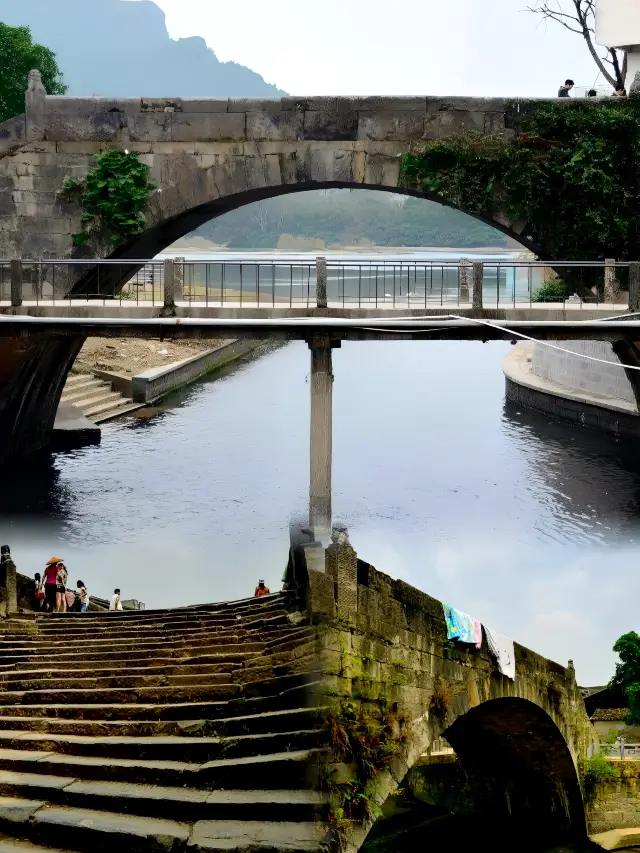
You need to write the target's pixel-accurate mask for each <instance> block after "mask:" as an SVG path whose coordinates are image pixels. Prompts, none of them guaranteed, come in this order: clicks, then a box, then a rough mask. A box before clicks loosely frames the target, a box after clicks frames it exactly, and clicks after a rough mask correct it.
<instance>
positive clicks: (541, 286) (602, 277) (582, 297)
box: [0, 257, 640, 311]
mask: <svg viewBox="0 0 640 853" xmlns="http://www.w3.org/2000/svg"><path fill="white" fill-rule="evenodd" d="M78 302H84V303H87V304H89V305H95V304H99V303H101V304H103V305H105V306H106V305H112V306H113V305H114V304H117V303H120V304H125V303H126V304H129V305H142V306H148V307H153V306H158V305H159V306H164V307H167V308H171V307H173V306H175V305H183V306H192V307H194V308H195V307H240V308H242V307H259V308H261V307H265V308H268V307H273V308H294V307H301V308H317V307H320V308H324V307H327V308H380V309H389V308H396V309H413V310H416V309H417V310H421V309H422V310H425V311H428V310H430V309H434V308H449V309H454V308H473V309H476V310H481V309H492V310H493V309H496V310H500V309H507V308H518V307H532V306H534V305H537V304H545V305H550V304H553V305H557V306H558V307H562V308H572V309H580V308H582V307H584V306H591V307H593V306H598V305H602V306H609V307H616V308H618V307H627V306H628V307H630V308H631V309H632V310H639V309H640V262H615V261H612V260H608V261H584V262H578V261H572V262H566V261H565V262H558V263H555V262H554V263H553V266H550V263H549V262H541V261H522V260H513V259H510V260H493V259H492V260H485V261H474V262H471V261H467V260H461V261H419V260H384V259H377V258H376V259H370V260H361V259H358V260H331V259H329V260H327V259H325V258H316V259H309V260H301V259H300V258H287V257H282V258H277V259H274V260H264V259H258V260H250V259H247V260H228V259H225V260H195V261H191V260H189V261H186V260H184V259H181V258H180V259H166V260H158V259H155V260H152V261H147V260H48V259H47V260H0V304H2V305H9V306H13V307H19V306H21V305H23V304H26V305H36V306H37V305H40V304H47V305H56V304H77V303H78Z"/></svg>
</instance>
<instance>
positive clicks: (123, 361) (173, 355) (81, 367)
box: [72, 338, 230, 376]
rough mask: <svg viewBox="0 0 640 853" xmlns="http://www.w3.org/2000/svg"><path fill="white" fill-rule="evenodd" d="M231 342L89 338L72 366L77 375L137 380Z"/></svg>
mask: <svg viewBox="0 0 640 853" xmlns="http://www.w3.org/2000/svg"><path fill="white" fill-rule="evenodd" d="M228 343H230V341H170V342H164V343H163V342H161V341H144V340H134V339H124V340H117V339H115V340H114V339H109V340H105V339H104V338H88V339H87V341H86V343H85V345H84V346H83V347H82V349H81V350H80V353H79V355H78V358H77V359H76V361H75V364H74V365H73V368H72V370H73V372H74V373H91V372H92V371H93V370H106V371H109V372H110V373H111V372H113V373H122V374H126V375H131V376H134V375H136V374H137V373H142V372H143V371H144V370H149V369H150V368H152V367H164V366H165V365H168V364H172V363H173V362H174V361H181V360H183V359H185V358H191V357H192V356H194V355H198V354H199V353H201V352H205V351H206V350H209V349H216V348H218V347H220V346H225V345H226V344H228Z"/></svg>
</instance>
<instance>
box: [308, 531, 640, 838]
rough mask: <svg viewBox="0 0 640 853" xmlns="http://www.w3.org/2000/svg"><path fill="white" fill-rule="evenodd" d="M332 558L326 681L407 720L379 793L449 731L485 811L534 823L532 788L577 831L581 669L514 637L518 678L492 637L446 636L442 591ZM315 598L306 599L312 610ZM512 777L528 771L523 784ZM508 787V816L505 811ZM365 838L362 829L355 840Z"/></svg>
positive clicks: (343, 551) (583, 744)
mask: <svg viewBox="0 0 640 853" xmlns="http://www.w3.org/2000/svg"><path fill="white" fill-rule="evenodd" d="M326 568H327V572H326V575H327V577H329V576H330V577H332V578H333V580H334V606H333V612H334V613H335V616H334V617H333V618H327V615H326V614H327V613H328V612H329V611H330V610H331V607H330V606H328V605H327V602H326V597H327V596H328V595H329V588H328V587H327V589H326V590H325V597H324V598H323V600H322V615H320V614H318V618H319V621H320V622H321V623H322V624H323V625H324V630H323V633H322V635H321V636H322V657H323V669H324V673H325V691H326V692H327V694H328V696H332V695H335V694H336V693H341V694H342V695H344V696H346V697H348V698H350V699H352V700H353V699H354V698H357V699H358V700H359V701H360V702H361V703H363V704H365V705H366V704H367V703H372V704H373V707H375V705H376V704H377V703H379V702H382V703H383V707H385V708H387V709H392V711H393V713H394V714H395V715H396V716H397V718H398V719H399V720H405V721H410V725H409V727H408V733H407V734H406V737H405V740H404V741H403V743H402V746H401V748H400V749H399V752H398V753H397V755H396V756H395V757H394V761H393V762H392V765H391V766H390V769H389V772H385V773H382V774H381V776H380V779H379V783H380V790H381V791H382V792H383V795H381V797H380V798H378V799H377V800H376V801H378V802H381V801H382V800H383V799H384V797H386V796H387V795H388V794H389V793H391V792H392V791H393V790H395V788H396V787H397V785H398V784H399V783H400V782H401V781H402V779H403V778H404V776H405V775H406V773H407V771H408V769H409V768H411V767H412V766H413V765H414V764H415V763H416V762H417V761H418V759H419V758H420V756H422V755H424V754H425V753H426V752H427V751H429V749H430V746H431V744H432V743H433V742H434V740H437V739H438V738H440V737H442V736H444V737H445V738H446V739H447V740H448V741H449V742H450V743H451V745H452V746H453V747H454V749H455V750H456V751H457V753H458V756H459V758H460V760H461V762H462V764H463V766H464V769H465V771H467V772H468V773H469V774H470V778H471V779H472V780H473V787H474V790H475V791H476V792H477V793H478V794H479V795H480V796H481V799H482V800H483V804H482V807H483V809H484V810H485V811H487V812H488V813H494V814H495V816H496V819H508V820H511V819H513V820H518V821H522V822H523V826H524V825H528V824H527V821H528V820H529V818H528V817H527V815H528V808H529V806H528V803H529V801H530V799H531V798H533V799H534V800H536V801H537V802H538V803H540V804H541V803H544V804H545V805H544V806H542V805H541V806H540V809H539V814H537V820H538V821H539V823H540V825H541V826H542V825H543V824H544V823H545V821H547V822H548V823H549V825H552V824H553V825H554V826H555V830H557V831H558V832H560V833H567V837H569V836H570V835H571V833H572V832H573V833H575V835H576V836H580V833H581V832H584V830H585V813H584V809H583V804H582V796H581V790H580V783H579V779H578V772H577V767H578V763H579V761H580V760H581V759H582V758H584V757H585V756H586V754H587V748H588V746H589V744H590V742H591V740H592V738H593V734H592V732H591V726H590V723H589V720H588V718H587V716H586V712H585V709H584V703H583V700H582V697H581V694H580V692H579V690H578V687H577V685H576V682H575V672H574V670H573V668H565V667H562V666H560V665H559V664H557V663H554V662H552V661H548V660H546V659H545V658H543V657H541V656H540V655H537V654H535V653H534V652H532V651H530V650H528V649H525V648H524V647H522V646H519V645H517V644H516V645H515V654H516V662H517V666H516V678H515V681H511V680H510V679H508V678H506V677H505V676H503V675H501V674H500V672H499V671H498V670H497V668H496V664H495V662H494V660H493V658H492V657H491V655H490V654H489V651H488V648H487V646H486V640H485V642H484V643H483V645H482V648H481V649H476V648H475V647H473V646H467V645H465V644H459V643H457V644H456V643H453V644H452V643H451V642H448V641H447V630H446V625H445V621H444V613H443V608H442V604H441V603H440V602H439V601H437V600H436V599H434V598H432V597H431V596H428V595H426V594H425V593H423V592H421V591H420V590H417V589H415V588H413V587H411V586H410V585H408V584H406V583H404V582H402V581H395V580H393V579H392V578H390V577H388V576H387V575H384V574H382V573H381V572H378V571H377V570H376V569H374V568H373V567H372V566H369V565H367V564H365V563H362V562H359V561H357V558H356V555H355V552H354V551H353V549H352V548H351V547H350V546H346V545H331V546H330V547H329V549H328V550H327V556H326ZM314 601H315V600H314V598H313V597H310V599H309V607H310V610H311V616H312V618H314V614H313V607H314ZM514 778H517V779H518V780H525V781H524V783H523V785H522V786H521V788H519V789H518V790H515V789H514V788H513V787H512V781H511V780H512V779H514ZM489 791H491V792H493V793H492V794H490V795H487V792H489ZM497 792H501V793H500V794H497ZM559 792H560V793H559ZM503 795H504V796H505V797H506V798H507V799H508V801H509V803H510V809H511V810H512V811H511V813H510V814H506V813H505V812H504V811H503V804H504V802H505V800H504V799H503V798H502V797H503ZM617 811H619V810H617ZM498 815H501V816H502V817H501V818H499V817H498ZM612 819H613V818H612ZM615 819H616V820H618V819H620V816H619V815H618V816H617V817H616V818H615ZM630 819H631V818H630ZM633 819H636V820H637V818H635V817H634V818H633ZM554 822H555V823H554ZM638 822H639V823H640V821H638ZM530 828H531V831H532V832H533V831H537V827H535V826H533V825H532V826H531V827H530ZM555 830H554V831H555ZM358 844H359V841H358V836H357V834H355V835H354V836H353V839H352V842H351V844H350V846H349V849H351V850H356V849H357V847H358Z"/></svg>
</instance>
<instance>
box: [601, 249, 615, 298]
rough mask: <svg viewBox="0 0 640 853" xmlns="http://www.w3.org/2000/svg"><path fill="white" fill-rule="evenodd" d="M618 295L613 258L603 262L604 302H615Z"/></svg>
mask: <svg viewBox="0 0 640 853" xmlns="http://www.w3.org/2000/svg"><path fill="white" fill-rule="evenodd" d="M617 295H618V280H617V277H616V262H615V259H614V258H607V259H606V260H605V268H604V301H605V302H612V303H613V302H615V301H616V297H617Z"/></svg>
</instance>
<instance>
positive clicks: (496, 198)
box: [401, 100, 640, 260]
mask: <svg viewBox="0 0 640 853" xmlns="http://www.w3.org/2000/svg"><path fill="white" fill-rule="evenodd" d="M401 180H402V183H403V185H404V186H406V187H410V188H414V189H420V190H422V191H423V192H426V193H430V194H435V195H437V196H440V197H441V198H442V199H443V200H444V201H446V202H448V203H449V204H452V205H454V206H455V207H458V208H460V209H461V210H464V211H467V212H469V213H473V214H475V215H477V216H483V217H486V218H494V217H496V215H498V214H503V215H505V216H506V217H507V218H508V219H509V220H510V221H511V222H518V223H520V224H521V225H524V230H523V231H522V232H521V233H522V234H523V236H524V237H526V238H528V239H529V240H530V241H531V242H532V243H533V244H534V245H535V246H537V247H538V249H539V251H540V254H541V255H542V256H543V257H544V258H546V259H548V260H561V259H564V260H602V259H604V258H605V257H612V258H618V259H620V260H625V259H633V260H636V259H637V257H638V256H639V254H640V251H639V249H640V240H639V225H638V217H637V211H638V207H639V204H640V106H639V105H638V104H636V103H634V102H632V101H626V100H620V101H617V100H612V101H611V102H609V101H601V102H598V103H593V102H580V101H576V102H570V103H568V104H565V103H555V102H550V103H543V104H536V105H534V106H532V107H528V108H527V109H526V110H523V113H522V114H521V116H520V119H519V127H518V130H517V132H516V133H515V138H514V139H513V140H509V139H507V138H505V137H503V136H502V135H497V134H496V135H486V136H485V135H484V134H481V133H464V134H460V135H457V136H453V137H450V138H447V139H443V140H440V141H437V142H427V143H423V144H421V145H420V146H419V147H418V148H416V149H414V150H413V151H411V152H410V153H408V154H406V155H405V156H404V158H403V164H402V176H401Z"/></svg>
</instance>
